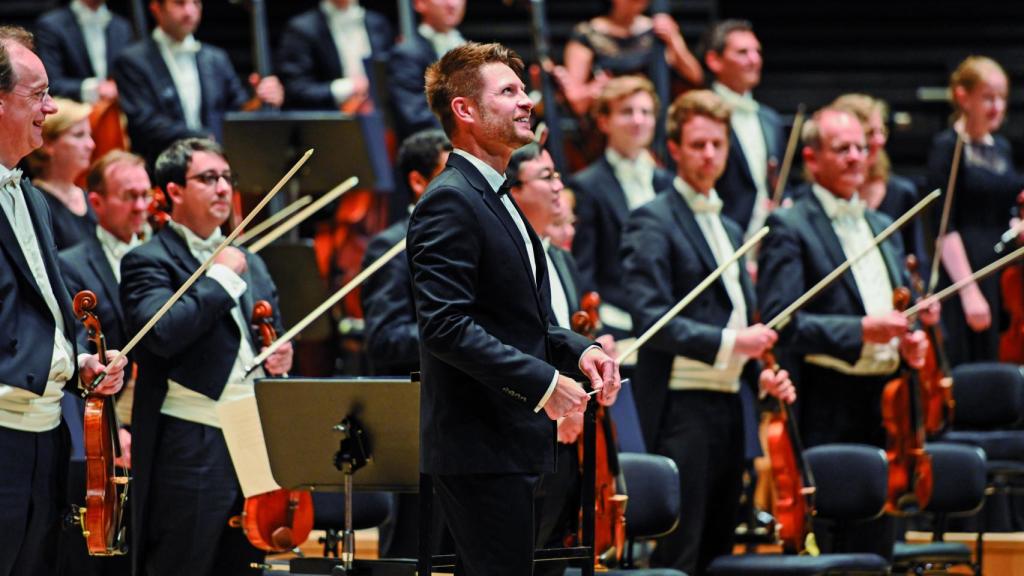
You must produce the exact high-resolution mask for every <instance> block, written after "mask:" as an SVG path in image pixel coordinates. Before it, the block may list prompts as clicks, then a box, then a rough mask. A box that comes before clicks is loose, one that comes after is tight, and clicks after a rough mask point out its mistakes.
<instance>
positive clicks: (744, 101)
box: [711, 82, 761, 112]
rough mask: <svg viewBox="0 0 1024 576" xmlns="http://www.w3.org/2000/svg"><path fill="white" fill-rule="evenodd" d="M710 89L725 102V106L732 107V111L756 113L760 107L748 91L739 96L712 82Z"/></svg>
mask: <svg viewBox="0 0 1024 576" xmlns="http://www.w3.org/2000/svg"><path fill="white" fill-rule="evenodd" d="M711 89H712V90H714V91H715V93H716V94H718V95H719V96H721V97H722V100H725V102H726V104H728V105H730V106H732V108H733V110H737V111H741V112H757V110H758V109H759V108H760V107H761V105H760V104H758V103H757V100H754V95H753V94H751V93H750V91H749V90H748V91H747V92H746V93H745V94H739V93H737V92H735V91H733V89H732V88H729V87H728V86H726V85H725V84H722V83H721V82H712V83H711Z"/></svg>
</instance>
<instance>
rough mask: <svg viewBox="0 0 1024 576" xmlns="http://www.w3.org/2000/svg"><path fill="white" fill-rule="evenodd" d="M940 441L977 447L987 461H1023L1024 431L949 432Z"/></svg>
mask: <svg viewBox="0 0 1024 576" xmlns="http://www.w3.org/2000/svg"><path fill="white" fill-rule="evenodd" d="M942 441H943V442H957V443H959V444H970V445H972V446H978V447H979V448H981V449H982V450H984V451H985V456H986V457H987V458H988V459H989V460H1013V461H1018V462H1020V461H1024V430H985V431H975V430H951V431H949V432H947V433H946V434H944V435H943V436H942Z"/></svg>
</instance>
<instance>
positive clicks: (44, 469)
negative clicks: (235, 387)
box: [0, 26, 124, 576]
mask: <svg viewBox="0 0 1024 576" xmlns="http://www.w3.org/2000/svg"><path fill="white" fill-rule="evenodd" d="M32 50H33V47H32V35H31V34H29V33H28V32H26V31H25V30H23V29H21V28H17V27H12V26H0V295H2V298H0V326H3V327H4V331H3V334H2V335H0V486H2V487H3V489H2V490H0V574H4V575H6V574H18V575H28V576H45V575H49V574H55V573H56V571H57V570H56V561H57V554H56V553H55V552H56V551H57V550H58V547H59V542H58V538H59V536H58V535H59V531H60V519H61V515H62V514H63V513H64V512H65V511H66V510H65V507H66V492H65V485H64V480H65V476H66V471H67V461H68V442H67V434H68V431H67V428H66V424H65V423H64V422H62V421H61V410H60V400H61V397H62V396H63V395H64V389H65V388H68V389H69V390H68V392H69V393H71V394H73V393H75V388H77V386H78V384H79V383H85V384H91V383H92V382H93V381H94V380H95V378H96V375H97V374H98V373H99V372H100V371H102V370H106V369H107V367H105V366H104V365H103V363H102V362H105V361H106V360H105V359H104V360H102V361H101V359H100V358H98V357H97V356H96V355H95V354H85V353H83V354H78V352H77V350H76V342H75V338H74V334H75V331H76V330H77V329H78V326H77V324H76V321H75V317H74V314H73V312H72V307H71V299H70V298H69V297H68V292H67V288H66V287H65V286H64V281H63V279H62V278H61V274H60V269H59V268H58V265H57V253H56V250H55V249H54V245H55V243H54V239H53V229H52V228H53V226H52V222H51V218H50V211H49V208H48V207H47V204H46V200H45V199H44V198H43V195H42V193H41V192H40V191H39V190H37V189H36V188H34V187H33V186H32V184H31V182H30V181H29V180H28V179H27V178H22V177H21V171H20V170H18V169H17V168H15V166H17V164H18V162H20V161H21V160H22V159H23V158H24V157H25V156H27V155H28V154H29V153H30V152H32V151H33V150H34V149H36V148H38V147H40V146H41V145H42V143H43V135H42V125H43V121H44V120H45V119H46V117H47V116H49V115H50V114H53V113H54V112H56V111H57V108H56V106H55V105H54V102H53V99H52V98H50V96H49V93H48V87H49V82H48V79H47V76H46V70H45V69H44V67H43V63H42V61H40V60H39V57H38V56H36V55H35V53H34V52H33V51H32ZM112 353H113V354H116V351H114V352H112ZM108 358H110V356H109V355H108ZM123 366H124V365H123V363H121V364H119V365H117V366H111V367H110V368H109V372H108V373H107V377H106V379H105V380H104V381H103V383H102V384H101V385H100V386H98V387H97V388H96V389H95V392H97V393H99V394H114V393H116V392H117V391H118V390H120V388H121V384H122V377H123V372H122V370H123Z"/></svg>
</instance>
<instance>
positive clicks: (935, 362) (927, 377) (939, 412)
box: [906, 254, 956, 436]
mask: <svg viewBox="0 0 1024 576" xmlns="http://www.w3.org/2000/svg"><path fill="white" fill-rule="evenodd" d="M906 263H907V270H908V271H909V272H910V281H911V285H912V286H913V288H914V290H915V291H916V292H917V293H918V294H922V295H923V294H924V293H925V292H924V280H923V279H922V278H921V273H920V271H919V270H918V262H917V257H916V256H914V255H913V254H908V255H907V260H906ZM924 331H925V334H927V335H928V344H929V350H928V355H926V356H925V363H924V366H922V367H921V368H920V369H919V370H918V375H919V377H920V378H921V404H922V410H923V411H924V414H923V418H924V431H925V433H926V434H927V435H928V436H934V435H936V434H938V433H939V432H942V431H943V430H944V429H945V428H946V426H948V425H949V424H950V423H952V421H953V409H954V408H955V406H956V402H955V401H954V400H953V379H952V376H951V375H952V371H951V370H950V364H949V358H948V357H947V356H946V348H945V343H944V341H943V336H942V327H941V326H940V325H938V324H935V325H934V326H924Z"/></svg>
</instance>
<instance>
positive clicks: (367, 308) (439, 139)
mask: <svg viewBox="0 0 1024 576" xmlns="http://www.w3.org/2000/svg"><path fill="white" fill-rule="evenodd" d="M451 149H452V144H451V142H449V141H448V137H447V136H445V134H444V131H443V130H441V129H440V128H431V129H427V130H424V131H422V132H417V133H416V134H413V135H412V136H410V137H408V138H406V139H405V142H402V146H401V147H400V148H399V149H398V161H397V164H398V173H399V174H400V175H401V176H402V178H403V179H404V180H405V182H406V184H407V185H408V187H409V191H410V193H411V194H412V199H413V201H412V204H410V206H409V213H410V214H411V212H412V208H413V207H414V206H415V205H416V202H417V201H418V200H419V198H420V196H422V195H423V192H424V191H425V190H426V189H427V185H428V184H430V181H431V180H433V179H434V177H436V176H437V175H438V174H440V172H441V170H443V169H444V167H445V164H446V163H447V162H448V153H449V152H451ZM408 228H409V219H408V217H406V218H402V219H400V220H399V221H398V222H395V223H394V224H392V225H391V226H389V227H388V228H386V229H384V230H383V231H382V232H380V233H379V234H377V235H376V236H374V237H373V238H372V239H371V240H370V243H369V244H368V245H367V246H366V254H365V255H364V257H363V268H365V267H366V266H368V265H370V264H371V263H373V262H375V261H377V259H378V258H380V257H381V256H382V255H383V254H384V252H386V251H387V250H388V249H389V248H391V247H392V246H394V245H395V244H396V243H397V242H398V241H400V240H402V239H403V238H405V235H406V232H407V230H408ZM359 295H360V298H361V301H362V306H363V318H364V320H365V322H366V331H365V333H366V355H367V357H368V358H369V361H370V371H371V373H373V374H375V375H390V376H402V377H408V376H409V374H410V373H411V372H415V371H418V370H419V366H420V342H419V334H418V328H417V326H416V306H415V304H414V303H413V298H412V280H411V279H410V277H409V262H408V261H407V259H405V258H401V257H399V258H392V259H391V261H390V262H388V263H387V264H386V265H385V266H384V267H383V268H381V269H380V270H378V271H377V273H376V274H373V275H372V276H370V277H368V278H367V279H366V281H365V282H364V283H363V287H362V289H361V290H360V292H359ZM396 505H397V510H396V511H395V514H394V520H392V521H389V522H386V523H385V524H384V525H382V526H381V527H380V555H381V557H382V558H413V557H415V556H416V555H417V554H418V552H419V548H418V543H419V533H418V532H419V495H418V494H399V495H398V501H397V504H396ZM435 516H436V518H435V519H434V522H433V524H432V526H433V527H434V528H433V534H435V536H438V537H436V538H435V543H436V544H435V545H434V550H442V549H447V550H449V551H450V549H451V543H450V540H444V538H445V536H439V535H441V534H444V522H443V519H442V518H440V514H437V515H435Z"/></svg>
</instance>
